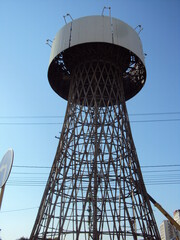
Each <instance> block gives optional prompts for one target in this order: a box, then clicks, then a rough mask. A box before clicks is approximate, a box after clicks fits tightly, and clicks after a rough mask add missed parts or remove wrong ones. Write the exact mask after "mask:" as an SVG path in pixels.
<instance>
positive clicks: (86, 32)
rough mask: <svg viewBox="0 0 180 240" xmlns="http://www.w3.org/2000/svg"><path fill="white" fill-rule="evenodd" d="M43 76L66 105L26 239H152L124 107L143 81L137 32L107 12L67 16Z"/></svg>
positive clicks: (149, 215)
mask: <svg viewBox="0 0 180 240" xmlns="http://www.w3.org/2000/svg"><path fill="white" fill-rule="evenodd" d="M48 79H49V83H50V85H51V87H52V88H53V90H54V91H55V92H56V93H57V94H58V95H59V96H60V97H62V98H64V99H66V100H67V101H68V104H67V110H66V114H65V119H64V124H63V127H62V132H61V135H60V139H59V144H58V147H57V152H56V155H55V158H54V162H53V165H52V169H51V172H50V175H49V179H48V182H47V185H46V188H45V191H44V195H43V198H42V201H41V205H40V208H39V211H38V214H37V218H36V221H35V224H34V228H33V230H32V233H31V239H63V240H64V239H70V240H73V239H74V240H75V239H76V240H77V239H82V240H85V239H86V240H90V239H94V240H95V239H96V240H97V239H112V240H116V239H122V240H123V239H149V240H150V239H151V240H152V239H156V240H157V239H160V236H159V232H158V228H157V225H156V222H155V219H154V215H153V211H152V208H151V205H150V202H149V197H148V195H147V192H146V188H145V185H144V181H143V177H142V173H141V169H140V165H139V161H138V156H137V153H136V149H135V146H134V142H133V138H132V134H131V129H130V125H129V119H128V113H127V109H126V101H127V100H128V99H130V98H132V97H134V96H135V95H136V94H137V93H138V92H139V91H140V90H141V88H142V87H143V86H144V83H145V80H146V69H145V64H144V54H143V50H142V45H141V41H140V38H139V36H138V34H137V32H136V31H135V30H134V29H132V28H131V27H130V26H128V25H127V24H126V23H124V22H122V21H120V20H118V19H115V18H111V17H109V16H103V15H102V16H88V17H83V18H79V19H76V20H72V21H71V22H70V23H68V24H66V25H65V26H64V27H63V28H62V29H60V31H59V32H58V33H57V34H56V37H55V39H54V41H53V44H52V50H51V56H50V63H49V68H48Z"/></svg>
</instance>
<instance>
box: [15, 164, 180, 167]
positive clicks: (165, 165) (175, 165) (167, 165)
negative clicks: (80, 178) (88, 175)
mask: <svg viewBox="0 0 180 240" xmlns="http://www.w3.org/2000/svg"><path fill="white" fill-rule="evenodd" d="M156 167H157V168H160V167H163V168H165V167H180V164H161V165H142V166H141V168H156ZM13 168H51V167H50V166H35V165H13Z"/></svg>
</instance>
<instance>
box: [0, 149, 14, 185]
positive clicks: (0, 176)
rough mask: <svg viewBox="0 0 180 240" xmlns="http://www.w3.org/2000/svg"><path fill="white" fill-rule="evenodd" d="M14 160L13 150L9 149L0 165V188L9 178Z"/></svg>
mask: <svg viewBox="0 0 180 240" xmlns="http://www.w3.org/2000/svg"><path fill="white" fill-rule="evenodd" d="M13 159H14V151H13V149H9V150H8V151H7V152H6V154H5V155H4V157H3V159H2V160H1V163H0V188H2V187H3V186H4V185H5V184H6V182H7V180H8V177H9V174H10V172H11V168H12V164H13Z"/></svg>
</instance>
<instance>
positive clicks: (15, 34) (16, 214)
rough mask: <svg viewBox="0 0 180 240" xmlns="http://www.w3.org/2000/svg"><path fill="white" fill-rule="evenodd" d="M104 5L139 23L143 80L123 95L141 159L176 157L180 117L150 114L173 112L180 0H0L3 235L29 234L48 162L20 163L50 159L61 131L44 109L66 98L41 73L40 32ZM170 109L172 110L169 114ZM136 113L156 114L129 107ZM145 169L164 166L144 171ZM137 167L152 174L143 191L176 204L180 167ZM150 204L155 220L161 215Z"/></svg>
mask: <svg viewBox="0 0 180 240" xmlns="http://www.w3.org/2000/svg"><path fill="white" fill-rule="evenodd" d="M104 6H111V8H112V16H113V17H116V18H119V19H121V20H123V21H125V22H126V23H128V24H129V25H130V26H132V27H136V26H137V25H139V24H141V25H142V27H143V31H142V32H141V33H140V37H141V40H142V43H143V49H144V52H145V53H146V54H147V57H146V68H147V81H146V84H145V86H144V88H143V89H142V90H141V92H140V93H139V94H138V95H137V96H135V97H134V98H133V99H131V100H129V101H128V102H127V108H128V112H129V114H130V119H131V122H132V123H131V127H132V134H133V138H134V142H135V145H136V149H137V153H138V156H139V161H140V165H141V166H157V165H169V164H170V165H178V164H179V165H180V120H176V121H174V120H172V121H155V122H149V120H160V119H161V120H167V119H180V73H179V66H180V57H179V54H180V44H179V43H180V27H179V23H180V15H179V10H180V1H179V0H146V1H144V0H136V1H134V0H111V1H110V0H109V1H107V0H86V1H83V0H78V1H76V0H38V1H37V0H31V1H25V0H16V1H14V0H1V1H0V34H1V36H0V159H2V157H3V155H4V154H5V152H6V151H7V149H8V148H13V149H14V154H15V155H14V156H15V158H14V167H13V169H12V172H11V176H10V178H9V180H8V182H7V185H6V189H5V193H4V198H3V203H2V209H1V212H0V229H1V232H0V236H1V237H2V239H3V240H13V239H17V238H20V237H22V236H25V237H29V235H30V232H31V229H32V226H33V224H34V221H35V217H36V214H37V210H38V206H39V204H40V201H41V197H42V194H43V191H44V188H45V181H46V179H47V177H48V172H49V171H50V169H49V168H40V169H32V168H27V167H24V168H23V167H22V166H49V167H50V166H51V165H52V162H53V159H54V155H55V152H56V148H57V144H58V140H57V139H56V138H55V136H58V135H59V132H60V131H61V127H62V124H61V123H62V122H63V118H50V116H51V117H52V116H64V114H65V109H66V102H65V101H64V100H63V99H61V98H60V97H58V96H57V95H56V93H54V92H53V90H52V89H51V87H50V85H49V83H48V80H47V68H48V61H49V56H50V50H51V49H50V47H49V46H48V45H46V44H45V43H46V39H48V38H49V39H51V40H53V38H54V36H55V34H56V32H57V31H58V30H59V29H60V28H61V27H62V26H63V25H64V24H65V23H64V19H63V15H65V14H66V13H70V14H71V16H72V17H73V18H74V19H76V18H79V17H82V16H86V15H100V14H101V13H102V9H103V7H104ZM106 14H108V13H106ZM174 112H177V114H170V113H174ZM137 113H143V114H145V113H158V115H152V114H150V115H147V116H146V115H140V116H137V115H132V114H137ZM159 113H168V114H159ZM41 116H48V118H41ZM30 117H31V118H30ZM33 117H36V118H33ZM146 120H148V122H145V121H146ZM134 121H142V122H134ZM19 123H21V124H19ZM27 123H29V124H27ZM32 123H58V124H44V125H42V124H32ZM17 166H21V167H17ZM147 170H155V171H157V170H162V171H164V170H168V171H169V173H168V172H154V173H153V172H151V173H149V175H148V173H147V172H145V171H147ZM170 170H173V171H172V172H171V171H170ZM174 170H176V171H174ZM142 171H144V172H145V173H144V178H145V180H146V181H147V183H148V181H149V180H148V179H151V182H150V181H149V184H147V190H148V192H149V193H150V194H151V195H152V196H153V197H154V198H155V199H156V200H157V201H158V202H160V203H161V205H162V206H164V207H165V209H166V210H167V211H168V212H169V213H170V214H172V213H173V211H174V210H175V209H179V208H180V201H179V199H180V180H179V176H180V167H179V166H176V167H164V168H158V167H156V168H142ZM162 173H163V174H162ZM166 174H167V175H166ZM168 174H169V175H168ZM175 177H176V180H175V179H174V178H175ZM152 178H153V179H155V178H158V179H159V178H160V180H161V181H162V182H163V183H165V181H166V180H167V181H169V182H170V178H172V183H173V184H157V181H156V184H155V185H153V184H152ZM38 181H39V182H38ZM158 181H159V180H158ZM169 182H168V183H169ZM150 183H151V184H150ZM175 183H176V184H175ZM40 185H41V186H40ZM153 210H154V214H155V217H156V220H157V223H158V226H159V225H160V223H161V221H162V220H163V219H164V217H163V216H162V214H160V213H159V212H158V210H156V209H155V208H154V207H153Z"/></svg>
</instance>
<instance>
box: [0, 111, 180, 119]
mask: <svg viewBox="0 0 180 240" xmlns="http://www.w3.org/2000/svg"><path fill="white" fill-rule="evenodd" d="M177 114H180V112H150V113H129V115H131V116H152V115H153V116H154V115H177ZM64 117H65V116H64V115H63V116H62V115H61V116H57V115H54V116H53V115H44V116H43V115H39V116H36V115H32V116H24V115H17V116H15V115H14V116H0V119H13V118H14V119H15V118H18V119H19V118H20V119H21V118H22V119H23V118H24V119H31V118H35V119H36V118H40V119H43V118H64Z"/></svg>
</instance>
